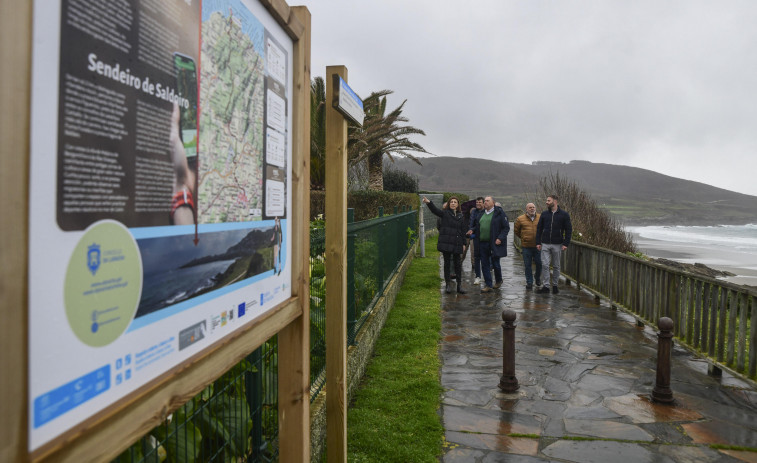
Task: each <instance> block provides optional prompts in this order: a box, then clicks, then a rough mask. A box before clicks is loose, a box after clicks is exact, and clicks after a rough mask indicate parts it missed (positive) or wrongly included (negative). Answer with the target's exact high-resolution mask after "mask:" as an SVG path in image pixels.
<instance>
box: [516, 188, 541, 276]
mask: <svg viewBox="0 0 757 463" xmlns="http://www.w3.org/2000/svg"><path fill="white" fill-rule="evenodd" d="M540 216H541V214H537V213H536V206H535V205H534V203H528V204H526V213H525V214H523V215H521V216H518V218H517V219H515V236H517V237H518V238H520V245H521V254H522V255H523V266H524V267H525V269H526V289H532V288H533V287H534V272H533V270H532V268H531V267H532V266H533V264H534V262H535V263H536V286H541V255H540V254H539V250H538V249H536V226H537V225H538V224H539V217H540Z"/></svg>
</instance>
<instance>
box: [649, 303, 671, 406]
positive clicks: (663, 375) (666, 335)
mask: <svg viewBox="0 0 757 463" xmlns="http://www.w3.org/2000/svg"><path fill="white" fill-rule="evenodd" d="M657 326H658V327H659V328H660V332H659V333H657V383H656V384H655V387H654V389H652V400H654V401H655V402H660V403H663V404H672V403H673V391H671V390H670V346H671V345H672V344H673V320H671V319H670V318H668V317H662V318H661V319H660V321H658V322H657Z"/></svg>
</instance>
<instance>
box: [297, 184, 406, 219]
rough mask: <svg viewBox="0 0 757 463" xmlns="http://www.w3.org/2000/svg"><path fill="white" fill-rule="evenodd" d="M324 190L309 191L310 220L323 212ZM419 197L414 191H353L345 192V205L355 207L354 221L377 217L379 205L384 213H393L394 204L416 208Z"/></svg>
mask: <svg viewBox="0 0 757 463" xmlns="http://www.w3.org/2000/svg"><path fill="white" fill-rule="evenodd" d="M325 198H326V192H325V191H319V190H311V191H310V220H314V219H315V218H316V217H317V216H318V215H319V214H324V218H325V215H326V214H325V209H326V203H325ZM419 204H420V198H419V197H418V195H417V194H415V193H397V192H392V191H355V192H351V193H347V207H351V208H353V209H355V221H356V222H358V221H360V220H368V219H373V218H376V217H378V208H379V206H383V207H384V215H390V214H393V213H394V206H397V208H398V210H399V211H402V206H405V211H408V210H410V209H411V208H412V209H413V210H418V205H419Z"/></svg>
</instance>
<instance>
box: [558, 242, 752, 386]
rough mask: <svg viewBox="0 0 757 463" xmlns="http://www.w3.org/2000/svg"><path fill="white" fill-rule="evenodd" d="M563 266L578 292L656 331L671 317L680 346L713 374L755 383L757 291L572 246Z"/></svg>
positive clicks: (573, 244) (576, 245)
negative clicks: (723, 371)
mask: <svg viewBox="0 0 757 463" xmlns="http://www.w3.org/2000/svg"><path fill="white" fill-rule="evenodd" d="M561 261H562V263H561V267H562V268H561V272H562V273H563V274H564V275H565V276H566V278H568V279H569V280H574V281H575V282H576V283H577V285H578V286H579V287H583V288H586V289H588V290H589V291H591V292H593V293H594V294H596V295H598V296H603V297H606V298H608V299H609V300H610V302H611V304H613V305H617V306H620V307H621V308H623V309H624V310H626V311H628V312H630V313H632V314H634V315H635V316H636V317H637V318H639V319H641V320H643V321H645V322H646V323H649V324H652V325H654V326H656V325H657V321H658V320H659V319H660V317H670V318H671V319H672V320H673V322H674V324H675V325H674V334H675V336H676V337H677V338H678V340H679V342H681V343H682V344H684V345H686V346H687V347H689V348H691V349H693V350H695V351H697V352H699V353H701V354H702V355H703V356H706V357H707V360H708V361H709V362H710V363H711V365H713V366H714V367H716V368H722V369H726V370H728V371H730V372H731V373H735V374H737V375H739V376H741V377H743V378H748V379H751V380H754V379H756V377H757V290H755V289H752V288H749V287H746V286H740V285H736V284H732V283H728V282H725V281H720V280H716V279H713V278H708V277H704V276H698V275H694V274H692V273H689V272H685V271H681V270H678V269H674V268H671V267H667V266H664V265H661V264H656V263H653V262H648V261H645V260H643V259H639V258H636V257H632V256H629V255H625V254H621V253H618V252H614V251H609V250H607V249H603V248H599V247H596V246H591V245H588V244H584V243H580V242H575V241H573V242H572V243H571V245H570V246H569V247H568V250H567V251H565V252H564V253H562V259H561ZM716 371H717V370H716Z"/></svg>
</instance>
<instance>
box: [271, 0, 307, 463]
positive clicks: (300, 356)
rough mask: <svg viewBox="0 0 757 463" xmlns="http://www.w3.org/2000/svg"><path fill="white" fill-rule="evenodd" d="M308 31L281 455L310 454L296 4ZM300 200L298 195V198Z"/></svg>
mask: <svg viewBox="0 0 757 463" xmlns="http://www.w3.org/2000/svg"><path fill="white" fill-rule="evenodd" d="M291 12H292V16H293V17H294V18H296V19H297V20H298V21H299V22H300V23H301V24H302V25H303V26H304V31H303V33H302V34H301V35H300V37H299V40H297V41H296V42H295V44H294V56H293V57H292V58H293V67H294V70H293V77H294V89H293V100H294V101H293V102H292V104H293V111H292V112H293V113H294V117H295V118H296V119H295V120H293V121H292V149H293V153H292V158H293V162H292V177H293V178H295V179H299V181H297V182H292V195H293V201H292V205H293V206H294V207H292V225H293V226H292V267H293V268H292V296H294V297H298V298H299V301H300V304H301V307H302V314H301V315H300V316H299V317H297V318H296V319H295V320H294V321H293V322H292V323H290V324H289V325H287V326H286V327H285V328H284V329H283V330H281V331H280V332H279V385H278V392H279V442H280V443H281V444H280V445H279V461H281V462H287V463H288V462H300V461H308V460H309V459H310V309H309V307H310V278H309V276H310V269H309V267H308V264H309V256H310V234H309V230H310V207H297V206H296V204H307V205H308V206H309V205H310V11H308V9H307V8H305V7H303V6H297V7H292V9H291ZM295 201H297V202H296V203H295Z"/></svg>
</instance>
